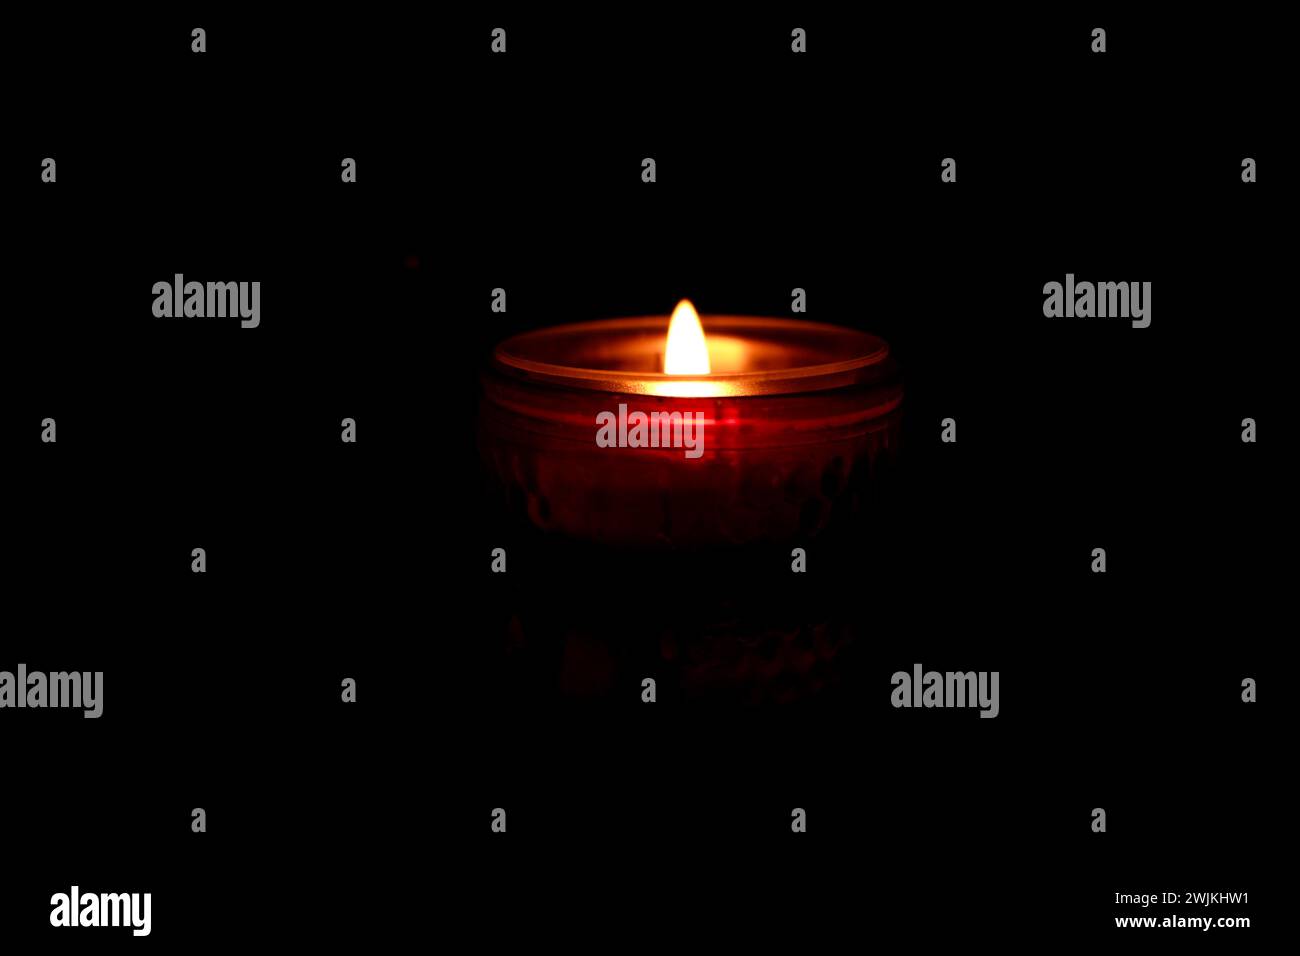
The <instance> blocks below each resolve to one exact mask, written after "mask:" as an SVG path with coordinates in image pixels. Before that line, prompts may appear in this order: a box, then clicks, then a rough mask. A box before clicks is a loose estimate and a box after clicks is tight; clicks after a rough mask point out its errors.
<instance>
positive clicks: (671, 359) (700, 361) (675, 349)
mask: <svg viewBox="0 0 1300 956" xmlns="http://www.w3.org/2000/svg"><path fill="white" fill-rule="evenodd" d="M664 372H665V373H666V374H668V375H708V374H709V345H708V342H707V341H705V338H704V326H702V325H700V317H699V315H698V314H697V313H696V311H695V306H693V305H691V302H690V300H689V299H682V301H680V302H678V303H677V308H675V309H674V310H673V318H672V321H671V322H669V323H668V342H667V344H666V345H665V346H664Z"/></svg>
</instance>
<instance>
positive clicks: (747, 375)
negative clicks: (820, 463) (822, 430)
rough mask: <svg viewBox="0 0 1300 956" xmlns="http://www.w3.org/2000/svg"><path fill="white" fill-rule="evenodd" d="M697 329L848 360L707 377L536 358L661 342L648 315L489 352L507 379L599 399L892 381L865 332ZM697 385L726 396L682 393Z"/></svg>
mask: <svg viewBox="0 0 1300 956" xmlns="http://www.w3.org/2000/svg"><path fill="white" fill-rule="evenodd" d="M701 322H702V324H703V325H704V330H705V334H706V335H728V334H740V333H745V334H747V335H748V336H749V337H751V338H756V339H758V340H760V341H766V342H769V343H771V344H787V345H788V344H790V343H789V342H788V341H785V340H787V339H789V338H791V337H794V338H795V339H796V340H798V339H800V337H807V336H813V337H816V338H817V339H818V341H816V342H808V341H798V344H799V345H800V346H802V347H803V348H805V349H813V348H816V347H823V348H825V350H826V355H827V357H828V358H830V357H831V356H832V355H846V354H847V355H848V356H849V357H847V358H834V359H832V360H830V361H826V362H816V363H812V364H804V365H793V366H790V367H787V368H767V369H759V370H755V371H748V372H720V373H710V374H708V375H668V374H666V373H663V372H654V371H646V370H635V371H624V370H618V369H604V368H592V367H588V366H586V365H566V364H561V363H558V362H553V361H546V360H543V359H540V358H537V357H536V354H537V346H538V345H539V344H545V343H553V342H555V341H556V340H557V339H560V338H563V337H566V336H573V337H576V338H581V337H584V336H588V337H589V336H591V335H593V334H599V335H602V336H606V337H610V336H623V337H625V338H627V339H629V340H631V339H634V338H635V337H638V336H640V337H644V336H663V335H665V334H666V333H667V328H668V316H662V315H653V316H636V317H630V318H620V319H597V320H593V321H589V322H570V323H565V324H561V325H552V326H546V327H545V328H541V329H533V330H530V331H527V332H521V333H519V334H517V335H513V336H511V337H510V338H508V339H506V340H505V341H503V342H501V343H500V344H498V345H497V347H496V348H495V349H494V350H493V355H492V358H493V364H494V366H495V367H496V368H498V369H500V370H501V371H503V372H505V373H507V374H509V375H512V376H514V377H517V378H521V379H526V380H529V381H535V382H546V383H550V384H554V385H562V386H566V387H569V388H580V389H587V390H592V391H601V392H619V393H625V394H629V395H657V396H665V397H684V398H691V397H726V398H739V397H744V396H746V395H778V394H789V393H798V392H812V391H825V390H827V389H835V388H843V387H846V386H852V385H861V384H870V383H873V382H878V381H880V380H881V379H882V378H885V377H888V376H889V375H891V374H892V363H891V362H890V361H889V345H888V343H886V342H885V340H884V339H881V338H880V337H878V336H875V335H872V334H871V333H870V332H863V331H860V330H858V329H850V328H846V327H844V326H840V325H832V324H830V323H828V322H813V321H808V320H806V319H787V318H773V317H764V316H737V315H708V316H701ZM530 353H531V354H530ZM699 383H709V384H713V385H716V386H719V387H722V388H724V389H725V394H723V395H692V394H691V393H690V388H689V387H690V386H691V385H692V384H699ZM678 384H680V385H682V386H683V387H684V388H685V389H686V390H685V391H684V392H683V393H682V394H681V395H678V396H674V395H673V392H672V389H673V386H674V385H678Z"/></svg>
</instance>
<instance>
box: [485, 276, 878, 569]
mask: <svg viewBox="0 0 1300 956" xmlns="http://www.w3.org/2000/svg"><path fill="white" fill-rule="evenodd" d="M482 382H483V395H482V404H481V418H480V446H481V449H482V453H483V456H484V460H485V462H486V463H487V467H488V471H489V473H490V474H491V475H492V476H494V478H495V479H496V482H497V484H498V486H499V488H500V490H501V492H502V494H503V498H504V502H505V505H506V507H507V508H508V509H509V510H510V512H511V514H513V515H515V516H516V517H518V518H519V519H520V520H521V521H523V522H524V523H525V524H526V525H528V526H530V527H532V528H534V529H536V530H538V531H541V532H545V533H551V534H557V535H562V536H565V537H568V538H572V539H577V540H580V541H586V542H595V543H600V544H610V545H618V546H625V547H635V548H665V547H666V548H673V549H697V548H708V547H712V546H723V545H753V544H772V543H798V542H803V541H807V540H810V539H812V538H815V537H816V536H817V535H819V534H821V533H822V532H824V531H825V530H826V529H827V528H828V527H830V526H832V525H833V524H835V523H836V522H839V521H843V520H846V519H847V518H848V517H849V516H851V515H853V514H855V513H857V512H860V511H861V507H862V504H863V502H864V500H865V498H866V496H867V492H868V487H869V485H870V482H871V481H872V479H873V476H874V475H875V473H876V472H877V470H878V469H879V468H880V467H881V466H882V465H884V464H887V463H888V462H889V461H890V460H891V459H892V456H893V454H894V452H895V450H896V447H897V443H898V420H899V406H900V403H901V401H902V387H901V384H900V382H899V378H898V374H897V370H896V366H895V364H894V362H893V361H892V359H891V356H890V353H889V347H888V345H887V344H886V343H885V342H884V341H883V340H881V339H880V338H878V337H876V336H874V335H870V334H868V333H865V332H860V331H856V330H853V329H848V328H843V327H839V326H834V325H828V324H824V323H820V322H809V321H802V320H796V319H787V318H760V317H751V316H723V315H711V316H704V317H703V319H701V318H699V317H698V316H697V315H696V313H695V310H694V308H693V307H692V306H691V304H690V303H689V302H686V301H683V302H682V303H681V304H679V305H678V307H677V309H676V310H675V311H674V313H673V315H672V316H671V317H669V316H648V317H641V318H624V319H609V320H602V321H595V322H581V323H573V324H567V325H558V326H553V327H549V328H544V329H540V330H537V331H532V332H526V333H523V334H521V335H516V336H514V337H512V338H510V339H507V340H506V341H504V342H502V343H500V344H499V345H498V346H497V347H496V349H495V351H494V353H493V355H492V360H491V362H490V365H489V367H488V369H487V370H486V371H485V373H484V375H483V379H482Z"/></svg>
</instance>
